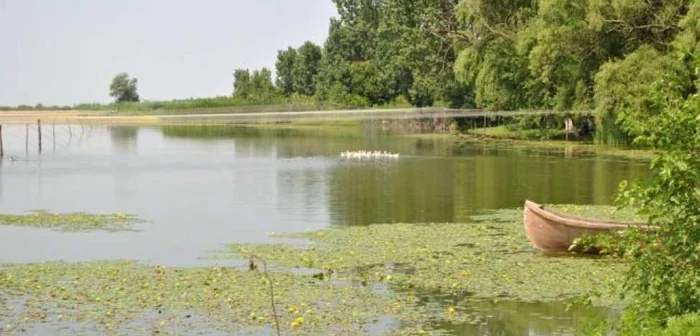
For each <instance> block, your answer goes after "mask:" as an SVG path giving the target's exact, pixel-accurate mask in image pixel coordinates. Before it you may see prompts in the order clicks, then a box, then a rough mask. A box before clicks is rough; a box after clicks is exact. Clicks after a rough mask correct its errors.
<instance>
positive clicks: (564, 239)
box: [524, 200, 648, 253]
mask: <svg viewBox="0 0 700 336" xmlns="http://www.w3.org/2000/svg"><path fill="white" fill-rule="evenodd" d="M524 222H525V232H526V233H527V237H528V238H529V239H530V242H532V245H533V246H534V247H535V248H537V249H538V250H540V251H543V252H547V253H552V252H566V251H568V250H569V247H570V246H571V244H572V243H573V242H574V240H575V239H576V238H578V237H581V236H582V235H584V234H586V233H587V234H589V235H597V234H609V233H612V232H615V231H619V230H624V229H627V228H630V227H639V226H643V227H647V228H648V226H647V225H646V224H642V223H631V222H616V221H606V220H598V219H588V218H580V217H575V216H569V215H564V214H560V213H557V212H554V211H550V210H545V209H544V207H543V206H542V205H539V204H537V203H535V202H531V201H527V200H526V201H525V213H524Z"/></svg>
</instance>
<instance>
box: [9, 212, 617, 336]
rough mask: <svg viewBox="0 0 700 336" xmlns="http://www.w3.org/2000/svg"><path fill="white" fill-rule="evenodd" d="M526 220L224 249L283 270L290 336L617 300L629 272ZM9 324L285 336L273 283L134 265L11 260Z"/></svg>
mask: <svg viewBox="0 0 700 336" xmlns="http://www.w3.org/2000/svg"><path fill="white" fill-rule="evenodd" d="M521 214H522V211H520V210H503V211H495V212H484V213H483V214H480V215H475V216H474V217H475V218H474V219H475V222H474V223H466V224H391V225H372V226H369V227H349V228H331V229H326V230H320V231H314V232H304V233H296V234H289V235H275V236H276V237H293V238H302V239H307V240H309V241H310V244H309V245H308V246H306V247H304V246H290V245H286V244H283V243H280V244H263V245H255V244H235V245H230V246H229V247H227V248H226V250H225V251H220V252H222V253H228V254H229V257H231V258H240V259H247V258H248V257H249V256H251V255H254V256H255V257H256V258H260V259H264V260H266V261H267V262H268V263H270V265H274V266H273V269H274V270H275V272H274V273H271V279H272V282H273V284H274V289H275V303H276V307H277V313H278V317H277V318H278V319H279V322H280V326H281V327H282V329H283V330H282V333H283V334H301V335H319V334H348V335H350V334H352V335H355V334H367V333H370V331H369V330H373V331H372V332H376V330H380V332H389V333H393V334H397V335H414V334H422V333H428V334H442V333H444V332H445V330H444V328H446V326H450V325H452V326H454V325H472V324H476V325H478V324H481V323H483V322H484V319H485V318H487V317H485V316H483V315H480V313H479V310H478V309H476V310H475V309H474V307H475V306H477V307H478V304H476V303H478V302H500V301H508V302H515V301H519V302H540V301H552V300H553V301H560V300H567V299H571V298H580V297H581V296H591V298H592V299H593V302H594V303H595V304H598V305H604V306H613V305H616V304H619V302H617V300H616V294H617V291H618V285H619V281H618V280H617V279H618V278H619V277H620V275H621V272H622V271H623V270H624V269H625V266H624V265H623V264H621V263H620V262H619V261H618V260H616V259H612V258H597V259H594V258H576V257H569V256H561V257H551V256H545V255H541V254H539V253H537V252H536V251H535V250H534V249H533V248H531V247H530V244H529V242H528V240H527V238H526V237H525V234H524V232H523V228H522V218H521ZM218 257H222V254H219V255H218ZM290 267H291V268H292V269H291V270H290V269H289V268H290ZM259 269H260V268H259ZM294 269H299V270H304V272H294ZM309 270H311V272H308V271H309ZM0 321H3V324H5V325H0V333H9V334H11V333H13V332H15V331H18V330H19V331H21V330H30V331H31V330H34V329H32V328H36V326H37V325H39V326H42V325H44V326H45V325H49V326H50V327H45V329H48V330H55V328H56V327H61V326H65V325H66V324H68V325H69V326H76V325H77V326H79V329H80V328H82V329H80V330H88V331H94V332H95V333H117V334H149V335H150V334H155V333H159V334H164V333H174V334H183V333H188V332H193V331H196V332H201V331H224V332H236V333H239V334H240V333H245V332H250V333H258V334H259V333H265V334H269V335H274V334H275V332H274V316H273V315H272V313H271V306H270V291H269V282H268V280H267V277H266V276H265V275H264V274H263V272H261V270H258V271H244V270H239V269H234V268H220V267H219V268H165V267H160V266H146V265H142V264H138V263H132V262H94V263H79V264H69V263H44V264H29V265H8V266H0ZM86 322H92V324H84V323H86ZM8 325H9V327H8ZM86 328H87V329H86Z"/></svg>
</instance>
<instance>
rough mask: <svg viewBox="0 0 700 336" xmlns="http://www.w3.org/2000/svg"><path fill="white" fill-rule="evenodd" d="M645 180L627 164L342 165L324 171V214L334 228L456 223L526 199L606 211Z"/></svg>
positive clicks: (516, 159) (486, 160) (469, 160)
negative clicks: (621, 188)
mask: <svg viewBox="0 0 700 336" xmlns="http://www.w3.org/2000/svg"><path fill="white" fill-rule="evenodd" d="M646 173H647V169H646V167H645V166H644V165H643V164H639V163H633V162H614V161H606V160H604V159H602V158H593V159H574V160H571V159H566V158H563V157H557V156H549V155H543V156H541V157H531V156H521V155H518V154H517V153H514V152H512V151H510V152H508V151H505V152H503V151H502V152H496V153H487V154H484V153H478V152H474V153H467V154H466V156H463V157H452V158H433V159H430V158H411V159H406V160H401V161H399V162H398V163H395V164H352V163H347V164H341V165H338V166H336V167H334V168H333V169H332V170H331V173H330V174H331V178H330V180H329V188H330V193H329V195H330V200H329V207H331V211H330V213H331V214H332V220H333V223H334V224H337V225H368V224H373V223H386V222H407V223H415V222H463V221H466V220H467V219H468V216H469V215H470V214H473V213H474V212H475V211H476V210H478V209H493V208H510V207H520V206H522V203H523V201H524V200H525V199H527V198H530V199H534V200H537V201H540V202H543V203H578V204H609V203H610V201H611V199H610V198H611V196H612V195H613V194H614V193H615V191H616V190H617V185H618V183H619V181H621V180H623V179H626V178H631V179H635V178H639V177H642V176H645V175H646Z"/></svg>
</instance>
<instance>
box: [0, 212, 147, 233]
mask: <svg viewBox="0 0 700 336" xmlns="http://www.w3.org/2000/svg"><path fill="white" fill-rule="evenodd" d="M140 222H143V220H140V219H138V218H137V217H136V216H134V215H130V214H124V213H119V212H118V213H112V214H89V213H84V212H71V213H53V212H48V211H44V210H38V211H33V212H29V213H25V214H0V225H8V226H28V227H36V228H47V229H53V230H59V231H95V230H104V231H128V230H132V229H133V225H134V224H136V223H140Z"/></svg>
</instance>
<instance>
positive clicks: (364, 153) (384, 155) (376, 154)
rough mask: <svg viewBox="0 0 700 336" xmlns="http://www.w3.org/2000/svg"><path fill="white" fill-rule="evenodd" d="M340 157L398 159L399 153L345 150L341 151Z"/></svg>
mask: <svg viewBox="0 0 700 336" xmlns="http://www.w3.org/2000/svg"><path fill="white" fill-rule="evenodd" d="M340 157H342V158H346V159H360V160H362V159H398V158H399V154H394V153H389V152H380V151H353V152H351V151H345V152H342V153H340Z"/></svg>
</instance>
